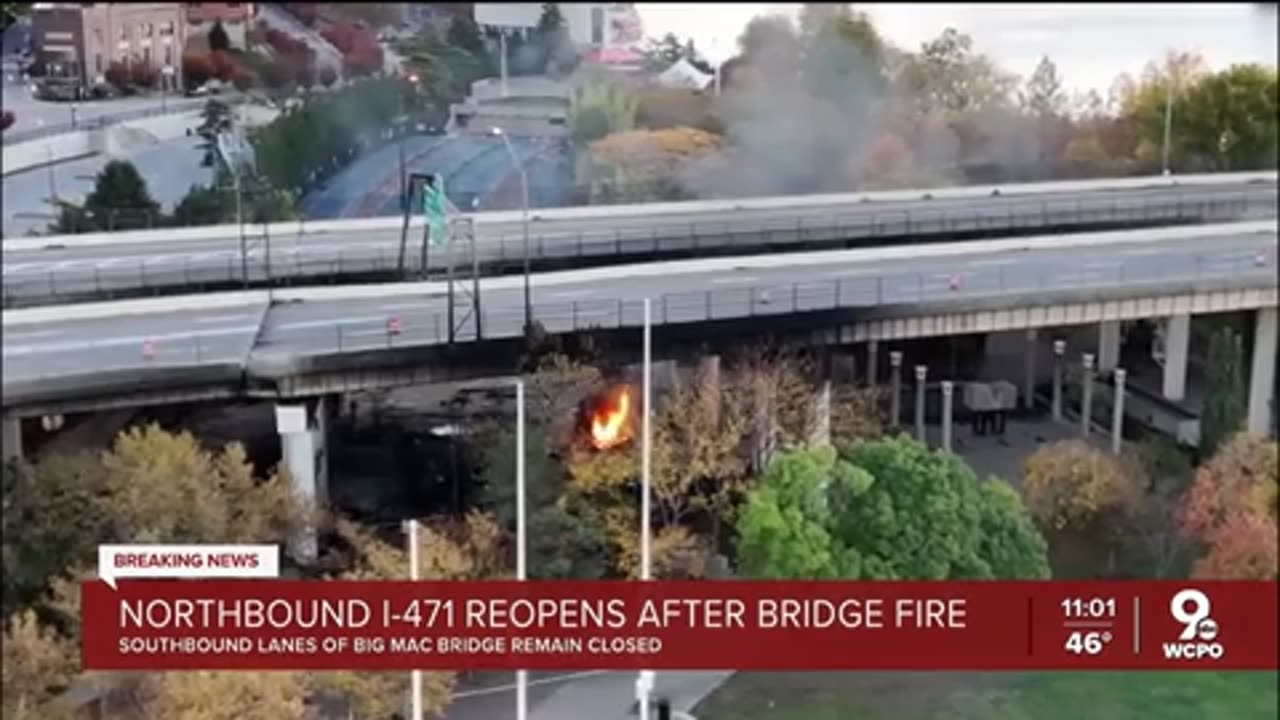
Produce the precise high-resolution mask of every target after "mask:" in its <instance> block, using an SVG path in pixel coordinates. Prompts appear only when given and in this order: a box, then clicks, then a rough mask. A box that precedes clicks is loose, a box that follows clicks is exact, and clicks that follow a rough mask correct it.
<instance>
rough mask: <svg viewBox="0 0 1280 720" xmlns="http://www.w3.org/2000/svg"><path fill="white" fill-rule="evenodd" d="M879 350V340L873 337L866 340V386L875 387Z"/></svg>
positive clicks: (877, 377)
mask: <svg viewBox="0 0 1280 720" xmlns="http://www.w3.org/2000/svg"><path fill="white" fill-rule="evenodd" d="M879 352H880V341H879V340H874V339H873V340H870V341H868V342H867V387H875V386H876V381H878V380H879V379H880V378H879V374H878V370H879V367H878V364H877V362H876V360H877V356H878V355H879Z"/></svg>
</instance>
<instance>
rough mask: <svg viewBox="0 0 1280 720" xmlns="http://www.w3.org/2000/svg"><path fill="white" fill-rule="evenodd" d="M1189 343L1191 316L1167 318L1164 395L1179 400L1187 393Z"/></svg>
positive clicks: (1167, 398) (1169, 398) (1168, 398)
mask: <svg viewBox="0 0 1280 720" xmlns="http://www.w3.org/2000/svg"><path fill="white" fill-rule="evenodd" d="M1190 344H1191V316H1190V315H1174V316H1172V317H1170V318H1169V319H1168V323H1167V324H1166V326H1165V334H1164V388H1163V390H1164V397H1165V399H1166V400H1173V401H1175V402H1176V401H1179V400H1182V399H1183V398H1184V397H1186V395H1187V350H1188V349H1189V347H1190Z"/></svg>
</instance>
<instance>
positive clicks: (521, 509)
mask: <svg viewBox="0 0 1280 720" xmlns="http://www.w3.org/2000/svg"><path fill="white" fill-rule="evenodd" d="M524 463H525V454H524V380H517V381H516V579H517V580H521V581H524V580H527V579H528V571H527V566H526V552H527V548H526V544H525V523H524V514H525V506H524ZM528 717H529V671H528V670H517V671H516V720H527V718H528Z"/></svg>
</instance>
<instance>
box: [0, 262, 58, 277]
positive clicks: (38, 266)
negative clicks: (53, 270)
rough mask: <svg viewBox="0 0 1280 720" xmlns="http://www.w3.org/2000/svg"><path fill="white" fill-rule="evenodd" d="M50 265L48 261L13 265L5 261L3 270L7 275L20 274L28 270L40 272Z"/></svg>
mask: <svg viewBox="0 0 1280 720" xmlns="http://www.w3.org/2000/svg"><path fill="white" fill-rule="evenodd" d="M48 266H49V264H48V263H14V264H12V265H10V264H8V263H5V264H4V266H3V270H4V274H5V275H20V274H22V273H27V272H39V271H41V270H44V269H45V268H46V267H48Z"/></svg>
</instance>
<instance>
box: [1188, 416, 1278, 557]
mask: <svg viewBox="0 0 1280 720" xmlns="http://www.w3.org/2000/svg"><path fill="white" fill-rule="evenodd" d="M1278 457H1280V453H1278V450H1277V444H1276V442H1275V441H1269V440H1266V439H1265V438H1261V437H1258V436H1256V435H1249V434H1245V433H1241V434H1239V435H1236V436H1235V437H1233V438H1232V439H1231V440H1229V441H1228V442H1227V443H1226V444H1225V445H1223V446H1222V448H1221V449H1220V450H1218V452H1217V453H1216V454H1215V455H1214V456H1213V457H1212V458H1211V459H1210V460H1209V461H1208V462H1207V463H1205V464H1204V465H1203V466H1201V467H1200V469H1199V470H1197V471H1196V477H1195V481H1194V482H1193V483H1192V485H1191V489H1190V490H1189V491H1188V492H1187V494H1186V497H1185V498H1184V499H1183V502H1182V508H1181V513H1180V515H1181V517H1180V520H1181V523H1180V524H1181V528H1182V531H1183V533H1184V534H1186V535H1187V536H1188V537H1189V538H1191V539H1193V540H1195V541H1196V542H1198V543H1200V544H1201V545H1202V546H1203V547H1204V555H1202V556H1201V557H1200V558H1199V559H1198V560H1197V561H1196V562H1195V565H1194V567H1193V569H1192V574H1193V575H1194V576H1195V577H1199V578H1214V579H1254V580H1269V579H1275V578H1276V577H1277V569H1276V568H1277V547H1276V531H1277V526H1276V503H1277V501H1276V498H1277V472H1278V471H1280V461H1278Z"/></svg>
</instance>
